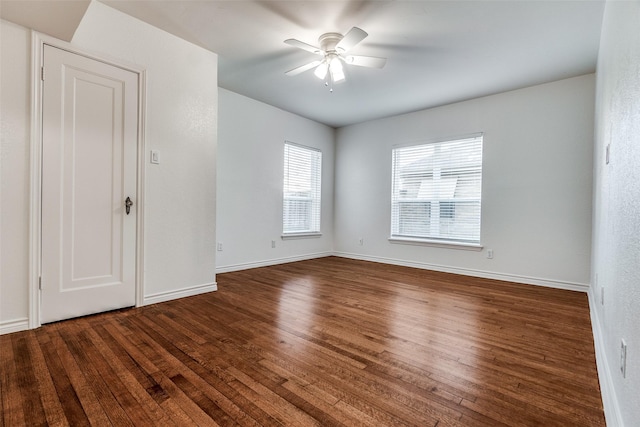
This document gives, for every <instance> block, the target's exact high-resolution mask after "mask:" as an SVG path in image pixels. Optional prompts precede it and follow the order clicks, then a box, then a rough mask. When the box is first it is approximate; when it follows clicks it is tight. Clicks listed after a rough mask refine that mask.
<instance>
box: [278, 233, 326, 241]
mask: <svg viewBox="0 0 640 427" xmlns="http://www.w3.org/2000/svg"><path fill="white" fill-rule="evenodd" d="M321 236H322V233H287V234H283V235H282V236H280V238H281V239H282V240H290V239H309V238H314V237H321Z"/></svg>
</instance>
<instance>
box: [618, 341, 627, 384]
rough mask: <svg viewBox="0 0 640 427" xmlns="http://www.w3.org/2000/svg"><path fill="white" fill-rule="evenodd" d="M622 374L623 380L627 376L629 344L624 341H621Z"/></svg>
mask: <svg viewBox="0 0 640 427" xmlns="http://www.w3.org/2000/svg"><path fill="white" fill-rule="evenodd" d="M620 373H621V374H622V378H626V376H627V343H626V342H625V341H624V339H622V340H620Z"/></svg>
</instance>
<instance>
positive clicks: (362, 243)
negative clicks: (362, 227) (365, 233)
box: [358, 237, 364, 246]
mask: <svg viewBox="0 0 640 427" xmlns="http://www.w3.org/2000/svg"><path fill="white" fill-rule="evenodd" d="M358 243H360V246H362V245H364V238H362V237H361V238H360V240H359V241H358Z"/></svg>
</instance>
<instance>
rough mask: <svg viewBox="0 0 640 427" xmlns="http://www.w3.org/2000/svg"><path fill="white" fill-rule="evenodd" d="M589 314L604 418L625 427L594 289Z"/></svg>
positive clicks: (610, 426)
mask: <svg viewBox="0 0 640 427" xmlns="http://www.w3.org/2000/svg"><path fill="white" fill-rule="evenodd" d="M588 295H589V313H590V314H591V328H592V330H593V342H594V346H595V350H596V366H597V368H598V380H599V381H600V392H601V393H602V405H603V406H604V416H605V419H606V422H607V426H609V427H623V421H622V414H621V413H620V406H619V405H618V398H617V397H616V389H615V387H614V385H613V376H612V374H611V369H610V367H611V365H610V364H609V361H608V360H607V353H606V351H605V340H604V335H603V333H602V328H601V327H600V325H601V323H600V318H599V316H598V310H597V308H596V307H597V304H598V302H597V298H596V296H595V295H594V293H593V291H592V289H590V290H589V293H588Z"/></svg>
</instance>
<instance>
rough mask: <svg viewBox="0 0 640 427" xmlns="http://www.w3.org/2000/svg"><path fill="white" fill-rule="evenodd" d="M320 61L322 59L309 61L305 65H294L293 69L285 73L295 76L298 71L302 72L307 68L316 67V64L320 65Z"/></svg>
mask: <svg viewBox="0 0 640 427" xmlns="http://www.w3.org/2000/svg"><path fill="white" fill-rule="evenodd" d="M321 63H322V61H313V62H309V63H308V64H305V65H301V66H300V67H296V68H294V69H293V70H289V71H287V72H286V73H285V74H286V75H287V76H296V75H298V74H300V73H304V72H305V71H307V70H310V69H312V68H314V67H317V66H318V65H320V64H321Z"/></svg>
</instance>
